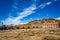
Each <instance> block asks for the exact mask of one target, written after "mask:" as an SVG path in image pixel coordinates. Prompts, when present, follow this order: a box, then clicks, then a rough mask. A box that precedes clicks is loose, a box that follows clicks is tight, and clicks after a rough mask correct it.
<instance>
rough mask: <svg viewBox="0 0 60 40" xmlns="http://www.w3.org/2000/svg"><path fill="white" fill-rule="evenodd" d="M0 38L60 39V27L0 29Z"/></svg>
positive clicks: (10, 39)
mask: <svg viewBox="0 0 60 40" xmlns="http://www.w3.org/2000/svg"><path fill="white" fill-rule="evenodd" d="M0 40H60V28H58V29H18V30H9V31H7V32H6V31H0Z"/></svg>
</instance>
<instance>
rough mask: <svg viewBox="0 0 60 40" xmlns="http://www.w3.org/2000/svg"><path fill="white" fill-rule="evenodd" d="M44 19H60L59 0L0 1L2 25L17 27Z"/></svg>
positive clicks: (0, 22) (0, 20) (0, 21)
mask: <svg viewBox="0 0 60 40" xmlns="http://www.w3.org/2000/svg"><path fill="white" fill-rule="evenodd" d="M42 18H56V19H60V1H59V0H0V25H1V24H2V22H3V24H4V25H11V24H14V25H17V24H24V23H28V22H30V21H32V20H39V19H42Z"/></svg>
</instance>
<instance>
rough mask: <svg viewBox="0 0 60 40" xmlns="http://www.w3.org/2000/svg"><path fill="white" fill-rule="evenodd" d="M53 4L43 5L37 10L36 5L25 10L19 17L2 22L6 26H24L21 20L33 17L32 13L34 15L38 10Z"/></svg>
mask: <svg viewBox="0 0 60 40" xmlns="http://www.w3.org/2000/svg"><path fill="white" fill-rule="evenodd" d="M51 3H52V2H47V3H42V4H41V5H39V7H37V8H36V6H35V4H34V5H32V6H30V7H28V8H26V9H24V11H23V12H20V13H19V15H18V16H17V17H8V18H7V19H5V20H2V22H3V23H4V24H5V25H11V24H14V25H17V24H23V23H21V21H22V20H21V19H23V18H24V17H27V16H29V15H31V14H32V13H34V10H36V9H38V8H41V9H43V8H44V7H46V6H47V5H50V4H51ZM13 7H14V8H17V7H16V6H13Z"/></svg>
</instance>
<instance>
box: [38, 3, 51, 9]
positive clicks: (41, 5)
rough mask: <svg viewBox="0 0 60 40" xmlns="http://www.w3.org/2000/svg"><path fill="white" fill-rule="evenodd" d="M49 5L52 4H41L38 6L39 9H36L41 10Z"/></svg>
mask: <svg viewBox="0 0 60 40" xmlns="http://www.w3.org/2000/svg"><path fill="white" fill-rule="evenodd" d="M51 3H52V2H46V3H42V4H40V5H39V7H38V8H41V9H43V8H45V7H46V6H47V5H50V4H51Z"/></svg>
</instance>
